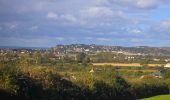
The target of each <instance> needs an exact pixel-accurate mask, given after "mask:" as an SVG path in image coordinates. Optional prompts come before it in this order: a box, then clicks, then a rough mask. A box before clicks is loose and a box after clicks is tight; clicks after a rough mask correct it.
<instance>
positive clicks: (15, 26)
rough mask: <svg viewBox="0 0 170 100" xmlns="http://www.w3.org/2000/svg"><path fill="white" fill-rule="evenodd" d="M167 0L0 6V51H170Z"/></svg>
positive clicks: (10, 0) (9, 1) (32, 1)
mask: <svg viewBox="0 0 170 100" xmlns="http://www.w3.org/2000/svg"><path fill="white" fill-rule="evenodd" d="M169 10H170V0H0V46H27V47H28V46H30V47H37V46H38V47H51V46H55V45H57V44H72V43H84V44H101V45H120V46H144V45H145V46H170V11H169Z"/></svg>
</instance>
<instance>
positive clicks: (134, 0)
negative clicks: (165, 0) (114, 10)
mask: <svg viewBox="0 0 170 100" xmlns="http://www.w3.org/2000/svg"><path fill="white" fill-rule="evenodd" d="M109 1H110V2H111V3H112V4H114V3H115V4H117V5H119V6H121V8H122V7H123V8H125V7H129V8H138V9H154V8H157V7H158V6H159V4H160V0H109Z"/></svg>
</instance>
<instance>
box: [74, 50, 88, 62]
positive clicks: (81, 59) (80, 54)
mask: <svg viewBox="0 0 170 100" xmlns="http://www.w3.org/2000/svg"><path fill="white" fill-rule="evenodd" d="M86 56H87V55H86V54H85V53H82V52H81V53H78V54H77V56H76V57H77V62H78V63H83V60H84V59H85V58H86Z"/></svg>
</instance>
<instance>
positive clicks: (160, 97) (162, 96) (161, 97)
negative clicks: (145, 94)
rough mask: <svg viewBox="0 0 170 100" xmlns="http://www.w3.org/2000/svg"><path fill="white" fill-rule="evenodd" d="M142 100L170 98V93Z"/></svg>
mask: <svg viewBox="0 0 170 100" xmlns="http://www.w3.org/2000/svg"><path fill="white" fill-rule="evenodd" d="M142 100H170V95H160V96H154V97H150V98H146V99H142Z"/></svg>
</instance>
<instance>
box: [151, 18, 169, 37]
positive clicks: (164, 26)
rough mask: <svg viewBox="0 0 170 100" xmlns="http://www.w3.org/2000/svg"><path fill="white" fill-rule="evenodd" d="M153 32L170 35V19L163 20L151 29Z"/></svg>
mask: <svg viewBox="0 0 170 100" xmlns="http://www.w3.org/2000/svg"><path fill="white" fill-rule="evenodd" d="M151 31H154V32H156V33H162V34H163V33H169V34H170V19H167V20H162V21H160V22H159V23H157V24H156V25H153V26H152V27H151Z"/></svg>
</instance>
